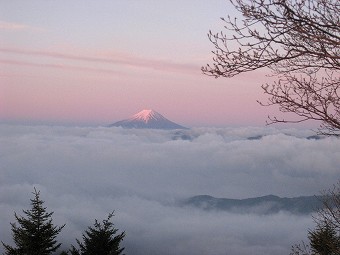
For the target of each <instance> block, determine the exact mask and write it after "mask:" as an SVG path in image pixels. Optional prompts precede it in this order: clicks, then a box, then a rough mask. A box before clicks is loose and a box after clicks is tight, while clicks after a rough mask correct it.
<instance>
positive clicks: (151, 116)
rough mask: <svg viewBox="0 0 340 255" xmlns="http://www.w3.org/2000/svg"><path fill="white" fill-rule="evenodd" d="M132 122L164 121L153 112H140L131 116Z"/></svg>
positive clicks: (159, 115)
mask: <svg viewBox="0 0 340 255" xmlns="http://www.w3.org/2000/svg"><path fill="white" fill-rule="evenodd" d="M131 119H132V120H142V121H144V122H145V123H148V122H149V121H150V120H164V119H165V118H164V117H163V116H162V115H161V114H159V113H158V112H156V111H154V110H142V111H140V112H139V113H136V114H135V115H133V116H132V118H131Z"/></svg>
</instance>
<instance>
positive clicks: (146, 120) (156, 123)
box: [109, 110, 187, 129]
mask: <svg viewBox="0 0 340 255" xmlns="http://www.w3.org/2000/svg"><path fill="white" fill-rule="evenodd" d="M109 127H123V128H150V129H187V128H186V127H183V126H181V125H178V124H176V123H175V122H172V121H170V120H168V119H166V118H165V117H164V116H163V115H161V114H160V113H158V112H156V111H154V110H142V111H140V112H139V113H136V114H135V115H133V116H132V117H131V118H129V119H126V120H121V121H118V122H115V123H113V124H111V125H109Z"/></svg>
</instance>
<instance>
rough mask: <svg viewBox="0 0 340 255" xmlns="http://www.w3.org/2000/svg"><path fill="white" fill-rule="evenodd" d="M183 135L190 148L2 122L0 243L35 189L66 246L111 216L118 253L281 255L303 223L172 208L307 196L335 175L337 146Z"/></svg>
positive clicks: (237, 134) (141, 136)
mask: <svg viewBox="0 0 340 255" xmlns="http://www.w3.org/2000/svg"><path fill="white" fill-rule="evenodd" d="M186 132H188V133H187V135H188V136H190V137H192V140H191V141H188V140H173V138H174V132H172V131H156V130H155V131H150V130H124V129H121V128H104V127H98V128H77V127H48V126H37V127H25V126H8V125H1V126H0V144H1V147H0V166H1V168H0V185H1V186H0V209H1V212H2V213H1V216H0V220H1V222H3V224H2V226H3V227H2V228H1V229H0V236H1V237H2V238H3V241H5V242H10V240H11V236H10V234H11V233H10V225H9V222H13V221H14V217H13V211H16V212H18V213H20V212H21V209H27V208H29V198H31V192H32V191H33V187H34V186H35V187H37V188H38V189H39V190H41V195H42V199H43V200H45V201H46V206H47V207H48V209H49V210H51V211H54V212H55V214H54V219H55V221H56V223H58V224H59V225H61V224H64V223H66V224H67V225H66V227H65V228H64V230H63V232H62V234H61V235H60V241H62V242H63V243H64V244H65V245H69V244H70V243H73V244H75V238H80V237H81V232H82V231H83V230H84V229H85V228H86V227H87V226H89V225H91V224H93V221H94V219H95V218H97V219H99V220H100V219H103V218H105V217H106V216H107V214H108V213H109V212H110V211H112V210H116V217H115V218H114V221H115V223H116V226H117V227H118V228H119V229H121V230H126V232H127V237H126V240H125V241H124V245H125V246H126V249H127V250H126V252H127V254H149V255H150V254H216V255H217V254H226V253H227V252H228V254H235V255H236V254H250V253H251V254H288V253H289V249H290V246H291V245H292V244H294V243H296V242H299V241H300V240H301V239H302V238H305V237H306V234H307V230H308V228H311V227H313V224H312V220H311V217H309V216H296V215H289V214H284V213H280V214H275V215H271V216H268V215H267V216H260V215H256V214H242V215H237V214H234V213H225V212H219V213H217V212H202V211H199V210H194V209H192V208H181V207H177V206H175V204H174V201H176V200H177V199H180V198H187V197H190V196H193V195H199V194H208V195H212V196H216V197H228V198H245V197H255V196H260V195H267V194H274V195H279V196H288V197H290V196H299V195H313V194H318V193H319V191H320V190H323V189H327V188H329V187H331V185H332V184H334V183H335V182H336V180H337V179H339V178H340V171H339V167H338V166H339V165H340V158H339V157H338V155H339V154H340V140H339V139H333V138H325V139H320V140H307V139H305V138H302V137H305V136H308V135H310V132H307V131H306V132H305V131H301V130H300V131H299V130H283V131H279V130H275V129H259V128H244V129H212V128H210V129H205V128H196V129H193V130H190V131H186ZM283 133H286V134H289V135H284V134H283ZM259 135H265V136H263V137H262V139H258V140H248V139H247V137H255V136H259ZM292 135H295V136H292ZM296 136H297V137H296ZM298 137H300V138H298ZM292 233H293V234H292ZM0 252H1V251H0Z"/></svg>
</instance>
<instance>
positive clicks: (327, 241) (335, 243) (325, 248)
mask: <svg viewBox="0 0 340 255" xmlns="http://www.w3.org/2000/svg"><path fill="white" fill-rule="evenodd" d="M308 239H309V241H310V246H311V250H312V252H313V254H318V255H338V254H339V252H340V236H339V235H338V233H337V232H336V230H335V228H334V227H333V226H332V225H329V224H327V223H325V224H324V225H322V226H320V225H319V226H317V228H316V229H315V230H313V231H310V232H309V235H308Z"/></svg>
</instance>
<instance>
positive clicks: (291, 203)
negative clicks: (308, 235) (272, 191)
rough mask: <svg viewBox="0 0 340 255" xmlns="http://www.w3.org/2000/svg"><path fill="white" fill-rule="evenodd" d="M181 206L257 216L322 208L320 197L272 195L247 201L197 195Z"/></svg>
mask: <svg viewBox="0 0 340 255" xmlns="http://www.w3.org/2000/svg"><path fill="white" fill-rule="evenodd" d="M182 205H184V206H191V207H195V208H199V209H203V210H215V211H229V212H234V213H257V214H274V213H278V212H280V211H286V212H290V213H293V214H310V213H313V212H316V211H317V210H318V209H320V208H322V206H323V204H322V196H301V197H293V198H286V197H284V198H281V197H278V196H274V195H268V196H262V197H255V198H247V199H229V198H215V197H212V196H208V195H199V196H194V197H190V198H189V199H187V200H185V201H184V202H183V204H182Z"/></svg>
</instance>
